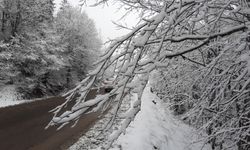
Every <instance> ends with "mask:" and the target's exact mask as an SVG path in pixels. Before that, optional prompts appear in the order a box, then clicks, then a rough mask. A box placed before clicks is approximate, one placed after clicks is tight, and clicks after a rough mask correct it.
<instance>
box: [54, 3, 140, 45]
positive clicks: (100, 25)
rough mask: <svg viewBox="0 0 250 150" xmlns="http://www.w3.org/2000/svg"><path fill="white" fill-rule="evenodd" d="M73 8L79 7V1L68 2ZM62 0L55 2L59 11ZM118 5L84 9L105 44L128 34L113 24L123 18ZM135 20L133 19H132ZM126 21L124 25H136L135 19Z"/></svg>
mask: <svg viewBox="0 0 250 150" xmlns="http://www.w3.org/2000/svg"><path fill="white" fill-rule="evenodd" d="M68 1H69V2H70V3H71V4H72V5H73V6H78V5H79V0H68ZM60 2H61V0H55V3H56V9H58V7H59V4H60ZM118 8H119V7H118V5H114V4H112V3H111V4H110V5H109V6H105V7H103V6H98V7H83V10H84V11H85V12H86V13H87V14H88V16H89V17H90V18H91V19H93V20H94V22H95V24H96V28H97V31H98V32H99V33H100V36H101V37H102V39H103V40H104V42H105V41H106V40H108V39H113V38H115V37H120V36H122V35H124V34H126V33H127V32H128V31H126V30H118V29H117V27H116V26H115V25H114V24H113V23H112V21H118V20H119V19H120V17H121V16H122V14H123V13H122V11H121V10H119V11H118ZM132 18H133V17H132ZM132 18H131V17H130V19H126V21H123V22H122V24H125V23H126V24H129V25H131V24H132V25H134V24H135V19H132Z"/></svg>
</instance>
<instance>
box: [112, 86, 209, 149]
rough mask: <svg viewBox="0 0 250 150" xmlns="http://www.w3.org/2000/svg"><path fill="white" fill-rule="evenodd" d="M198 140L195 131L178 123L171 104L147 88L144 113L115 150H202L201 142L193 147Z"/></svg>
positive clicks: (144, 94)
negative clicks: (170, 108) (170, 106)
mask: <svg viewBox="0 0 250 150" xmlns="http://www.w3.org/2000/svg"><path fill="white" fill-rule="evenodd" d="M196 137H197V135H196V131H195V130H194V129H193V128H191V127H189V126H188V125H185V124H184V123H182V122H181V121H179V120H177V119H176V118H175V117H174V116H173V115H172V114H171V112H170V110H169V109H168V105H167V104H166V103H164V102H163V101H162V100H161V99H159V98H158V97H157V96H156V95H155V94H153V93H151V92H150V86H149V85H147V87H146V89H145V90H144V93H143V97H142V110H141V112H139V114H138V115H137V116H136V118H135V120H134V122H132V123H131V124H130V126H129V128H128V129H127V130H126V134H125V135H122V136H120V137H119V139H118V140H117V142H116V145H117V146H116V147H117V148H113V149H112V150H119V149H122V150H152V149H157V150H201V149H202V146H203V145H202V144H201V143H200V144H199V143H195V144H191V143H192V142H193V141H195V140H196V139H195V138H196ZM204 149H206V150H208V148H207V147H206V148H204Z"/></svg>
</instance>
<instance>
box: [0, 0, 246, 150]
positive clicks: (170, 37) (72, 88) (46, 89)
mask: <svg viewBox="0 0 250 150" xmlns="http://www.w3.org/2000/svg"><path fill="white" fill-rule="evenodd" d="M88 3H92V5H91V6H93V7H97V6H103V7H108V5H110V4H111V5H112V4H114V3H115V4H116V5H119V6H120V9H122V10H125V11H124V16H121V19H124V18H126V16H129V15H131V14H138V16H139V17H138V18H137V19H138V23H137V24H136V26H134V27H129V26H126V25H124V24H119V23H116V25H118V26H119V27H120V28H124V29H126V30H128V33H127V34H126V35H121V36H120V38H116V39H113V40H110V41H108V42H107V43H106V44H108V45H109V46H108V47H107V48H106V49H105V50H102V51H101V49H102V41H101V39H100V38H99V36H98V33H97V31H96V29H95V25H94V23H93V21H92V20H91V19H89V18H88V16H87V15H86V14H85V13H84V12H82V11H81V10H80V9H76V8H74V7H72V6H70V5H69V3H68V2H67V0H63V2H62V3H61V7H60V10H59V11H58V12H57V13H56V15H55V14H54V4H53V1H52V0H34V1H33V0H2V2H1V10H2V12H1V14H0V16H1V23H0V24H1V25H0V29H1V32H0V39H1V40H2V42H1V43H0V47H1V50H0V69H1V73H0V81H1V84H2V85H3V86H5V85H7V84H14V85H16V86H17V89H18V91H19V92H20V93H22V95H23V98H36V97H43V96H46V95H57V94H62V96H63V97H65V98H66V101H65V102H64V103H62V104H61V105H59V106H57V107H56V108H55V109H53V110H52V113H53V115H54V116H53V118H52V119H51V121H50V123H49V124H48V126H47V128H50V127H52V126H58V129H61V128H63V127H64V126H66V125H68V124H73V125H72V126H75V124H77V122H78V121H79V119H80V117H81V116H82V115H85V114H90V113H93V112H94V113H95V112H99V111H100V110H101V112H102V114H104V115H105V113H106V112H107V111H108V112H109V113H108V115H107V116H106V117H104V118H105V121H104V122H101V123H100V124H102V125H103V126H102V128H101V129H98V131H95V132H98V136H97V138H98V137H99V135H100V134H104V135H105V134H106V135H105V137H103V138H102V139H99V140H97V141H99V143H97V144H96V141H95V144H94V145H98V146H102V148H103V149H111V148H113V145H114V144H115V143H116V140H117V139H119V137H120V136H122V135H123V134H125V133H126V129H127V128H129V127H130V125H131V124H132V123H133V121H134V120H135V118H136V116H137V115H138V114H139V113H140V112H141V111H142V104H143V103H144V102H145V99H146V98H145V95H144V92H145V91H147V92H149V91H150V92H151V93H154V94H155V95H157V97H158V98H160V99H161V100H162V101H163V102H164V103H167V104H168V106H166V107H168V109H169V110H170V111H171V113H172V114H173V115H174V116H175V117H176V118H178V119H179V120H181V121H182V122H183V123H185V124H186V125H188V126H191V127H192V128H194V129H196V130H197V131H199V133H200V134H199V138H198V139H199V140H200V141H196V142H202V143H203V145H204V147H205V145H209V146H210V147H211V149H212V150H248V149H250V45H249V44H250V1H249V0H155V1H150V0H117V1H112V0H95V1H90V0H81V2H80V4H81V6H84V5H87V4H88ZM96 60H97V61H96ZM107 78H108V79H109V80H110V82H111V85H112V90H111V91H110V92H109V93H106V94H104V95H98V96H96V98H93V99H90V100H86V97H87V95H88V94H89V93H90V92H91V90H92V89H93V88H94V87H101V86H102V84H103V82H101V81H104V80H106V79H107ZM149 83H150V85H151V87H150V90H149V89H148V84H149ZM135 95H136V96H135ZM135 97H136V98H135ZM148 97H150V94H148ZM132 98H133V99H134V100H133V101H132V100H130V99H132ZM150 100H151V99H150ZM127 101H129V102H127ZM152 102H153V103H154V104H155V105H157V103H158V101H157V102H156V101H154V100H152ZM69 106H70V108H69ZM164 106H165V105H164ZM66 109H67V110H66ZM156 115H157V114H156ZM99 131H100V132H99ZM99 133H100V134H99ZM152 141H153V139H152ZM92 144H93V143H92ZM153 148H154V149H158V147H157V146H155V145H154V146H153ZM120 149H121V148H120ZM201 149H203V147H202V148H201ZM162 150H163V149H162Z"/></svg>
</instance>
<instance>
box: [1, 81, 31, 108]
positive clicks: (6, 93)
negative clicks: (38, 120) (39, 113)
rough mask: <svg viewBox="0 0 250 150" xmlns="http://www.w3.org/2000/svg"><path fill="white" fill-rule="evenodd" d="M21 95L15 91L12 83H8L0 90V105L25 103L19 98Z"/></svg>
mask: <svg viewBox="0 0 250 150" xmlns="http://www.w3.org/2000/svg"><path fill="white" fill-rule="evenodd" d="M20 98H21V96H20V95H19V94H18V93H17V91H16V87H15V86H14V85H8V86H5V87H3V88H2V89H1V90H0V107H7V106H11V105H17V104H21V103H25V102H27V101H25V100H20Z"/></svg>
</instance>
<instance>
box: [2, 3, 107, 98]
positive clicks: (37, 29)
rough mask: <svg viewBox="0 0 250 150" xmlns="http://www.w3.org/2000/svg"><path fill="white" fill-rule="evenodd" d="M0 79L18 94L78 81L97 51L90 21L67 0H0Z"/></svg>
mask: <svg viewBox="0 0 250 150" xmlns="http://www.w3.org/2000/svg"><path fill="white" fill-rule="evenodd" d="M0 4H1V5H0V6H1V9H0V10H1V12H0V16H1V23H0V29H1V30H0V40H1V43H0V47H1V51H0V70H1V71H0V72H1V73H0V85H1V86H2V87H3V86H6V85H13V84H14V85H15V87H16V89H17V91H18V93H20V94H21V99H32V98H40V97H44V96H51V95H58V94H60V93H62V92H65V91H67V90H68V89H70V88H72V87H73V86H75V84H76V83H77V82H79V81H81V80H82V79H83V78H84V77H85V75H86V73H87V70H89V69H90V68H91V64H92V63H93V60H94V59H95V58H96V57H97V56H98V53H99V51H100V48H101V43H102V42H101V39H100V38H99V37H98V33H97V31H96V29H95V25H94V23H93V21H92V20H91V19H90V18H89V17H88V16H87V15H86V14H85V13H84V12H81V10H80V8H74V7H73V6H71V5H70V4H69V3H68V2H67V0H65V1H63V2H62V3H61V6H60V9H59V11H58V12H55V11H54V8H55V4H54V2H53V0H2V1H1V3H0Z"/></svg>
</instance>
